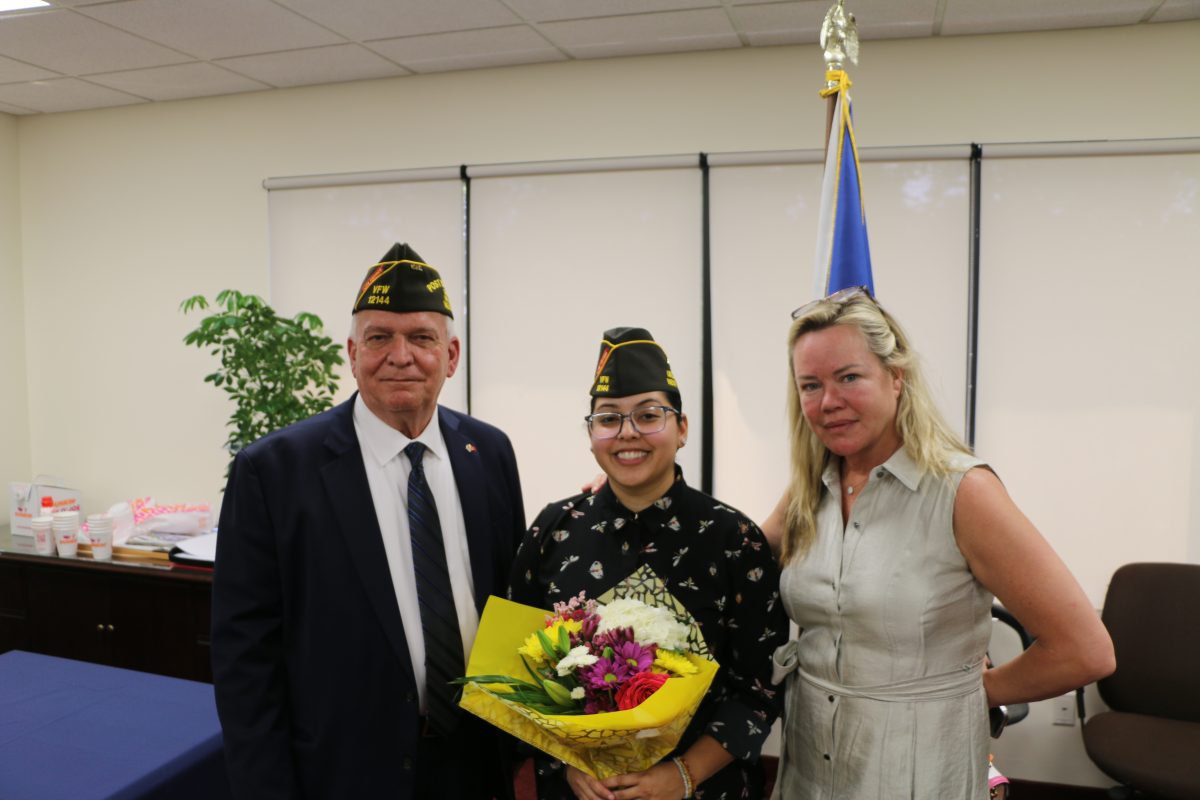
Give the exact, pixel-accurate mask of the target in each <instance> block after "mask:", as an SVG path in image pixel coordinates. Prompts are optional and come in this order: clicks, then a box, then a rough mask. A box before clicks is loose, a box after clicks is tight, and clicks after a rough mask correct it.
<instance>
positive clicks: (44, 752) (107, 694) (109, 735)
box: [0, 650, 230, 800]
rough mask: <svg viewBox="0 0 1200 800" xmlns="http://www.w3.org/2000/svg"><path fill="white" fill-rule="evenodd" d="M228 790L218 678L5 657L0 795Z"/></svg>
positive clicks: (216, 799) (21, 798) (209, 796)
mask: <svg viewBox="0 0 1200 800" xmlns="http://www.w3.org/2000/svg"><path fill="white" fill-rule="evenodd" d="M229 796H230V792H229V785H228V780H227V778H226V775H225V764H224V758H223V755H222V752H221V726H220V723H219V722H218V721H217V710H216V705H215V704H214V702H213V690H212V686H211V685H209V684H206V683H197V682H195V681H184V680H179V679H177V678H167V677H163V676H161V675H151V674H148V673H145V672H133V671H131V670H126V669H117V668H115V667H106V666H102V665H99V664H88V663H85V662H82V661H71V660H69V659H65V658H54V657H52V656H43V655H37V654H34V653H25V652H22V651H19V650H13V651H10V652H7V653H4V654H0V800H57V798H71V800H89V799H90V798H97V799H98V798H164V799H165V798H171V800H191V799H192V798H195V800H201V799H203V800H221V798H228V797H229Z"/></svg>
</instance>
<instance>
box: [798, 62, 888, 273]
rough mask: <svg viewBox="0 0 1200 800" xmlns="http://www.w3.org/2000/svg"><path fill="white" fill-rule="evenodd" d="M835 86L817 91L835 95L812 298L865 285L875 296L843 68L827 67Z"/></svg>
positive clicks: (848, 97) (848, 85)
mask: <svg viewBox="0 0 1200 800" xmlns="http://www.w3.org/2000/svg"><path fill="white" fill-rule="evenodd" d="M829 77H830V78H831V79H833V80H837V83H838V85H837V86H836V87H832V88H830V89H828V90H826V91H824V92H822V95H823V96H828V95H830V94H834V93H836V94H837V103H836V106H835V108H834V111H833V124H832V125H830V126H829V147H828V149H827V150H826V153H825V179H824V182H823V184H822V187H821V213H820V217H819V222H818V225H817V260H816V270H815V273H816V280H815V283H814V286H813V290H814V293H813V296H814V297H828V296H829V295H831V294H833V293H834V292H836V291H838V290H840V289H845V288H847V287H850V286H866V287H867V288H868V289H869V290H870V292H871V295H872V296H874V295H875V283H874V281H873V280H872V278H871V249H870V247H869V246H868V245H867V217H866V212H865V211H864V210H863V203H862V193H861V191H860V188H859V187H860V181H859V170H858V147H857V146H856V144H855V141H854V126H853V124H852V120H851V113H850V95H849V93H848V92H847V90H848V89H849V88H850V81H849V79H848V78H846V75H845V73H844V72H840V71H839V72H831V73H829Z"/></svg>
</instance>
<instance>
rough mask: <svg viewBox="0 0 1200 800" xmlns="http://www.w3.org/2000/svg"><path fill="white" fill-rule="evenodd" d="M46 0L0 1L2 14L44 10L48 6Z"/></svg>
mask: <svg viewBox="0 0 1200 800" xmlns="http://www.w3.org/2000/svg"><path fill="white" fill-rule="evenodd" d="M48 5H50V4H49V3H47V2H45V0H0V12H4V11H20V10H21V9H24V8H42V7H43V6H48Z"/></svg>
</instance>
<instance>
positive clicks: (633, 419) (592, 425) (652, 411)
mask: <svg viewBox="0 0 1200 800" xmlns="http://www.w3.org/2000/svg"><path fill="white" fill-rule="evenodd" d="M671 414H674V415H676V416H679V410H678V409H675V408H671V407H670V406H642V407H641V408H635V409H634V410H633V411H630V412H629V413H628V414H620V413H618V412H616V411H601V412H599V413H596V414H588V415H587V416H586V417H584V418H583V419H584V421H585V422H586V423H587V427H588V432H589V433H590V434H591V435H592V438H593V439H613V438H615V437H617V436H619V435H620V434H621V428H622V427H623V426H624V425H625V420H629V424H630V425H632V426H633V429H634V430H635V431H637V432H638V433H640V434H642V435H643V436H645V435H646V434H648V433H659V432H661V431H662V430H663V429H664V428H666V427H667V417H668V416H670V415H671Z"/></svg>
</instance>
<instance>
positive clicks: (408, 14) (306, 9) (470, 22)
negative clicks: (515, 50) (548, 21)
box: [280, 0, 521, 42]
mask: <svg viewBox="0 0 1200 800" xmlns="http://www.w3.org/2000/svg"><path fill="white" fill-rule="evenodd" d="M280 2H281V3H283V4H284V5H286V6H287V7H288V8H291V9H295V10H296V11H298V12H299V13H301V14H303V15H304V16H306V17H308V18H309V19H311V20H314V21H316V22H319V23H321V24H322V25H324V26H326V27H327V28H329V29H330V30H335V31H337V32H338V33H340V34H342V35H343V36H346V37H349V38H351V39H355V40H357V41H360V42H365V41H370V40H373V39H394V38H397V37H401V36H420V35H421V34H426V33H446V32H447V31H461V30H472V29H475V28H498V27H501V26H504V25H513V24H516V23H519V22H520V21H521V20H520V19H518V18H517V17H516V15H515V14H513V13H512V12H511V11H509V10H508V9H507V8H505V7H504V4H503V3H501V2H500V0H404V2H403V3H399V2H397V1H396V0H337V2H330V0H280Z"/></svg>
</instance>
